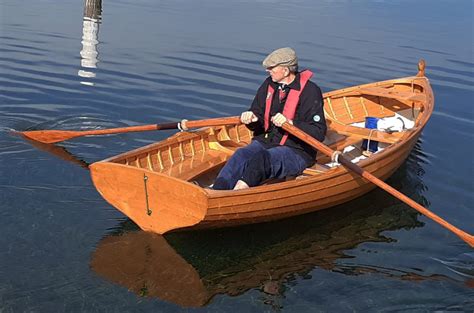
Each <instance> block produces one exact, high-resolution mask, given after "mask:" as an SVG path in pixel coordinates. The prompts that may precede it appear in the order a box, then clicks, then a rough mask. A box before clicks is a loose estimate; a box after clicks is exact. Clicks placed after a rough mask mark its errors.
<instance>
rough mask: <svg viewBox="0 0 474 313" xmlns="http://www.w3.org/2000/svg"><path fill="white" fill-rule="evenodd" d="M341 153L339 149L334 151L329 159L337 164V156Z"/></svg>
mask: <svg viewBox="0 0 474 313" xmlns="http://www.w3.org/2000/svg"><path fill="white" fill-rule="evenodd" d="M341 154H342V152H341V151H334V152H333V153H332V156H331V161H332V162H333V163H336V164H339V156H340V155H341Z"/></svg>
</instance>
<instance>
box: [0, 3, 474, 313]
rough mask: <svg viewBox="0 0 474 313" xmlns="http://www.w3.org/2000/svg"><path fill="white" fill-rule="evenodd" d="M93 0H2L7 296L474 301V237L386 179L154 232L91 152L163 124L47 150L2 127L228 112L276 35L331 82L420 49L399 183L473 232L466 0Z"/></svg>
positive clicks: (229, 306) (107, 123) (106, 307)
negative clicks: (309, 202) (282, 211)
mask: <svg viewBox="0 0 474 313" xmlns="http://www.w3.org/2000/svg"><path fill="white" fill-rule="evenodd" d="M89 2H91V3H90V6H88V7H86V6H85V4H84V2H83V1H80V0H76V1H72V0H65V1H52V0H42V1H32V0H29V1H18V0H2V1H1V2H0V12H1V16H0V38H1V45H0V88H1V89H0V173H1V175H0V203H1V204H0V208H1V210H0V246H1V247H2V252H1V253H0V312H181V311H182V310H183V308H186V310H187V311H189V312H352V311H356V312H393V311H396V312H399V311H407V312H430V311H437V312H443V311H455V312H458V311H461V312H462V311H464V312H473V311H474V250H473V249H471V248H469V247H468V246H467V245H466V244H465V243H464V242H462V241H461V240H460V239H458V238H457V237H456V236H455V235H453V234H452V233H450V232H449V231H447V230H445V229H444V228H442V227H441V226H439V225H438V224H436V223H434V222H432V221H431V220H429V219H427V218H425V217H423V216H420V215H418V214H416V212H414V211H413V210H412V209H410V208H409V207H407V206H406V205H404V204H401V203H400V202H398V201H397V200H395V199H393V198H392V197H391V196H389V195H387V194H385V193H384V192H382V191H380V190H376V191H374V192H372V193H370V194H368V195H367V196H365V197H363V198H361V199H358V200H356V201H353V202H351V203H348V204H345V205H343V206H341V207H338V208H335V209H332V210H328V211H325V212H319V213H315V214H310V215H307V216H303V217H297V218H294V219H289V220H284V221H281V222H276V223H269V224H264V225H253V226H246V227H241V228H235V229H225V230H217V231H205V232H195V233H186V234H172V235H167V236H165V238H163V237H160V236H155V235H150V234H146V233H143V232H141V231H139V230H137V228H136V226H135V225H133V223H131V222H130V221H129V220H127V219H126V218H125V217H124V216H123V215H122V214H120V213H119V212H117V211H116V210H115V209H113V208H112V207H111V206H110V205H108V204H107V203H106V202H105V201H104V200H103V199H102V198H101V197H100V196H99V194H98V193H97V192H96V190H95V189H94V187H93V186H92V183H91V181H90V178H89V173H88V170H87V169H86V165H87V164H88V163H91V162H94V161H97V160H101V159H103V158H105V157H108V156H111V155H115V154H117V153H120V152H124V151H127V150H130V149H132V148H136V147H139V146H142V145H145V144H147V143H150V142H153V141H156V140H160V139H163V138H165V137H166V136H168V135H170V134H172V133H173V132H172V131H163V132H151V133H136V134H123V135H116V136H106V137H94V138H92V137H90V138H80V139H75V140H71V141H69V142H64V143H61V144H60V145H57V146H56V150H55V151H51V149H50V148H51V147H49V148H48V147H44V146H33V145H32V144H31V143H29V142H27V141H25V140H24V139H23V138H21V137H18V136H16V135H14V134H13V133H12V132H11V131H12V130H20V131H21V130H27V129H93V128H106V127H119V126H127V125H139V124H152V123H159V122H168V121H175V120H180V119H182V118H188V119H201V118H209V117H219V116H229V115H236V114H239V113H240V112H241V111H243V110H245V109H246V108H247V107H248V105H249V103H250V101H251V100H252V98H253V96H254V92H255V90H256V88H257V87H258V85H259V84H260V82H261V81H262V80H263V79H264V78H265V73H264V71H263V70H262V68H261V66H260V63H261V60H262V59H263V58H264V57H265V56H266V54H267V53H268V52H270V51H271V50H273V49H275V48H278V47H281V46H292V47H294V48H295V49H296V51H297V52H298V54H299V56H300V63H301V65H302V67H306V68H310V69H312V70H313V71H315V73H316V81H317V82H318V83H319V85H320V86H321V87H322V89H323V90H324V91H329V90H332V89H337V88H342V87H346V86H351V85H356V84H360V83H366V82H371V81H376V80H382V79H390V78H396V77H402V76H408V75H412V74H414V73H416V70H417V69H416V64H417V62H418V59H420V58H425V59H426V62H427V66H428V67H427V76H428V77H429V78H430V79H431V82H432V85H433V88H434V92H435V95H436V108H435V112H434V114H433V116H432V119H431V120H430V122H429V124H428V125H427V127H426V128H425V131H424V133H423V135H422V137H421V139H420V141H419V142H418V144H417V146H416V148H415V150H414V151H413V153H412V154H411V155H410V157H409V159H408V160H407V162H406V163H405V164H404V165H403V167H402V168H401V169H400V170H399V171H398V172H397V173H396V174H395V175H394V176H393V177H392V178H391V179H390V180H389V183H390V184H391V185H393V186H395V187H396V188H398V189H400V190H401V191H402V192H404V193H406V194H407V195H409V196H410V197H412V198H413V199H415V200H416V201H418V202H420V203H423V204H424V205H426V206H427V207H428V208H429V209H430V210H432V211H434V212H435V213H437V214H439V215H440V216H442V217H444V218H445V219H446V220H448V221H449V222H450V223H452V224H454V225H457V226H458V227H460V228H462V229H464V230H466V231H468V232H470V233H474V223H473V221H474V212H473V203H474V201H473V200H474V199H473V195H474V193H473V191H474V186H473V180H472V176H473V174H474V173H473V162H472V159H473V152H472V144H473V133H474V123H473V120H474V119H473V100H474V58H473V42H474V38H473V29H474V28H473V15H474V13H473V12H474V11H473V2H472V1H463V0H459V1H447V0H446V1H444V0H439V1H427V0H421V1H403V0H394V1H383V0H373V1H370V0H366V1H363V0H360V1H344V0H339V1H336V0H335V1H330V0H326V1H322V0H298V1H290V2H289V1H279V0H255V1H250V0H240V1H239V0H231V1H216V0H203V1H191V0H175V1H166V0H165V1H152V0H141V1H124V0H115V1H108V0H102V2H101V1H100V0H97V1H95V3H93V1H89ZM53 153H56V155H55V154H53ZM57 153H60V154H61V155H62V156H58V155H57ZM68 153H69V154H68Z"/></svg>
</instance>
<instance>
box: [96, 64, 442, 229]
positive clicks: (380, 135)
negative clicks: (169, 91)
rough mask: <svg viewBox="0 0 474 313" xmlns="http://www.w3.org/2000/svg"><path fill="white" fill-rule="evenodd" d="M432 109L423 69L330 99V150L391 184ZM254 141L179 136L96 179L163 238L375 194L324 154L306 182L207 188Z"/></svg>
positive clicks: (111, 162) (231, 133) (217, 133)
mask: <svg viewBox="0 0 474 313" xmlns="http://www.w3.org/2000/svg"><path fill="white" fill-rule="evenodd" d="M433 106H434V96H433V91H432V89H431V86H430V83H429V80H428V79H427V78H426V77H425V74H424V63H423V62H420V64H419V72H418V74H417V75H416V76H412V77H405V78H399V79H393V80H387V81H381V82H375V83H370V84H364V85H359V86H355V87H350V88H344V89H340V90H336V91H331V92H328V93H325V94H324V108H325V114H326V118H327V121H328V132H327V135H326V139H325V141H324V143H325V144H326V145H327V146H329V147H330V148H332V149H333V150H336V151H339V152H341V154H342V156H344V157H345V158H348V159H350V160H351V161H352V162H353V163H354V164H357V165H358V166H359V167H361V168H362V169H363V170H365V171H367V172H369V173H371V174H372V175H374V176H375V177H377V178H379V179H381V180H386V179H387V178H388V177H390V175H392V174H393V173H394V172H395V171H396V170H397V169H398V168H399V167H400V165H401V164H402V163H403V162H404V161H405V159H406V158H407V156H408V155H409V154H410V151H411V150H412V148H413V146H414V145H415V143H416V141H417V139H418V137H419V136H420V134H421V132H422V130H423V128H424V126H425V125H426V123H427V121H428V120H429V118H430V116H431V114H432V112H433ZM367 117H370V118H376V120H378V123H377V125H378V126H377V127H376V128H370V129H369V128H365V125H366V124H365V122H366V120H367V119H366V118H367ZM232 120H233V121H238V118H233V119H232ZM251 139H252V132H251V131H249V130H248V129H247V128H246V126H245V125H241V124H238V122H234V123H233V124H229V125H225V126H215V127H207V128H201V129H198V130H196V131H192V132H187V131H185V132H179V133H177V134H175V135H173V136H171V137H169V138H167V139H165V140H163V141H160V142H157V143H153V144H151V145H148V146H145V147H142V148H139V149H136V150H133V151H129V152H126V153H123V154H120V155H117V156H114V157H111V158H108V159H106V160H102V161H99V162H96V163H93V164H92V165H91V166H90V170H91V176H92V180H93V182H94V185H95V187H96V188H97V190H98V191H99V193H100V194H101V195H102V196H103V197H104V199H106V200H107V201H108V202H109V203H110V204H112V205H113V206H114V207H116V208H117V209H118V210H120V211H121V212H123V213H124V214H125V215H127V216H128V217H129V218H130V219H132V220H133V221H134V222H135V223H136V224H137V225H138V226H139V227H140V228H141V229H143V230H145V231H150V232H156V233H159V234H163V233H166V232H169V231H173V230H183V229H197V228H210V227H226V226H235V225H240V224H248V223H257V222H265V221H271V220H276V219H281V218H285V217H289V216H294V215H299V214H304V213H308V212H313V211H317V210H321V209H325V208H329V207H333V206H335V205H338V204H341V203H344V202H347V201H350V200H352V199H354V198H356V197H360V196H362V195H363V194H365V193H367V192H369V191H370V190H372V189H373V188H375V187H376V186H375V185H374V184H372V183H371V182H369V181H367V180H366V179H364V178H362V177H360V176H358V175H355V174H354V173H353V172H352V171H349V170H348V169H347V168H346V167H344V166H342V165H340V164H339V163H337V158H333V159H331V158H330V157H327V156H325V155H323V154H322V153H318V158H317V163H316V165H314V166H313V167H311V168H308V169H306V170H305V171H304V173H303V174H302V175H300V176H298V177H289V178H287V179H286V180H284V181H268V182H267V183H265V184H264V185H262V186H258V187H253V188H249V189H246V190H238V191H220V190H212V189H210V188H206V187H207V186H209V185H210V184H212V181H213V178H214V177H215V176H216V175H217V173H218V171H219V169H220V168H221V167H222V166H223V165H224V164H225V162H226V160H227V159H228V158H229V157H230V156H231V155H232V154H233V153H234V151H235V150H236V149H238V148H239V147H242V146H245V145H246V144H248V143H249V142H250V140H251ZM374 146H376V147H375V150H376V151H372V153H371V152H370V151H369V149H370V148H374ZM373 150H374V149H373Z"/></svg>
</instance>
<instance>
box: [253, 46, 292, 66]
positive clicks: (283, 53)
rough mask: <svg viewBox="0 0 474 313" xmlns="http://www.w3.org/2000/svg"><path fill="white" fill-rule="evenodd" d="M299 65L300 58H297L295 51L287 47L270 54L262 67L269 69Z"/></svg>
mask: <svg viewBox="0 0 474 313" xmlns="http://www.w3.org/2000/svg"><path fill="white" fill-rule="evenodd" d="M297 64H298V58H297V57H296V52H295V50H293V49H291V48H289V47H285V48H280V49H276V50H275V51H273V52H272V53H270V54H269V55H268V56H267V57H266V58H265V60H263V62H262V65H263V67H264V68H269V67H273V66H277V65H284V66H292V65H297Z"/></svg>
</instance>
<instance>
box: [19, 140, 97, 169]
mask: <svg viewBox="0 0 474 313" xmlns="http://www.w3.org/2000/svg"><path fill="white" fill-rule="evenodd" d="M26 139H27V140H28V142H29V143H30V144H31V145H33V146H34V147H35V148H38V149H40V150H42V151H46V152H48V153H51V154H53V155H54V156H56V157H58V158H60V159H63V160H65V161H68V162H71V163H74V164H77V165H79V166H80V167H83V168H85V169H89V164H88V163H87V162H86V161H84V160H81V159H79V158H78V157H76V156H75V155H73V154H72V153H71V152H69V151H68V150H67V149H66V148H64V147H59V146H56V145H49V144H45V143H42V142H39V141H35V140H31V139H29V138H26Z"/></svg>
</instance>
